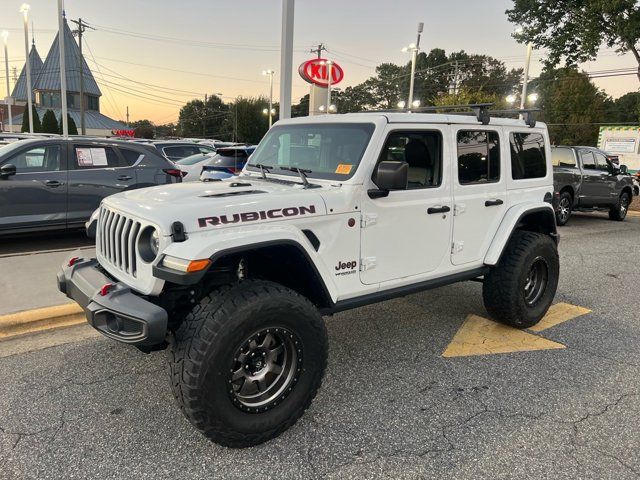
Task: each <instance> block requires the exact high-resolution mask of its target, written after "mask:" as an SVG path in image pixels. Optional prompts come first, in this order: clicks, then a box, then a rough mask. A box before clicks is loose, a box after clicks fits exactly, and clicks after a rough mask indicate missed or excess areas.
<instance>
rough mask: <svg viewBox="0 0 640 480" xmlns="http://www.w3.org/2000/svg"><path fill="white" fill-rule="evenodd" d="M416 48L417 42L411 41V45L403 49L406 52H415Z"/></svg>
mask: <svg viewBox="0 0 640 480" xmlns="http://www.w3.org/2000/svg"><path fill="white" fill-rule="evenodd" d="M415 50H416V44H415V43H410V44H409V46H407V47H403V48H402V51H403V52H405V53H406V52H413V51H415Z"/></svg>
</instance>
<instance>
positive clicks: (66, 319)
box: [0, 303, 87, 341]
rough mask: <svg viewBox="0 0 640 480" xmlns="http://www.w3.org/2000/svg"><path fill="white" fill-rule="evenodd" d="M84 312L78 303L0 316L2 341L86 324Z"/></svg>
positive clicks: (0, 339) (0, 338)
mask: <svg viewBox="0 0 640 480" xmlns="http://www.w3.org/2000/svg"><path fill="white" fill-rule="evenodd" d="M86 321H87V320H86V318H85V315H84V310H83V309H82V308H81V307H80V306H79V305H78V304H77V303H67V304H64V305H56V306H53V307H46V308H37V309H35V310H27V311H24V312H18V313H11V314H9V315H2V316H0V341H2V340H7V339H9V338H13V337H16V336H19V335H25V334H27V333H35V332H39V331H42V330H52V329H56V328H63V327H71V326H73V325H79V324H82V323H85V322H86Z"/></svg>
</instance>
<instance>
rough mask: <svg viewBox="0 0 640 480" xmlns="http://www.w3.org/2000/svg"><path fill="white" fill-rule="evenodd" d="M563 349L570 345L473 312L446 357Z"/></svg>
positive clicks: (448, 349) (444, 354) (449, 347)
mask: <svg viewBox="0 0 640 480" xmlns="http://www.w3.org/2000/svg"><path fill="white" fill-rule="evenodd" d="M560 348H566V347H565V346H564V345H562V344H561V343H557V342H554V341H552V340H547V339H546V338H542V337H538V336H537V335H533V334H531V333H528V332H524V331H522V330H518V329H517V328H513V327H509V326H507V325H502V324H500V323H496V322H493V321H491V320H488V319H486V318H483V317H480V316H478V315H469V316H468V317H467V318H466V320H465V321H464V323H463V324H462V326H461V327H460V329H459V330H458V332H457V333H456V334H455V336H454V337H453V340H452V341H451V343H450V344H449V346H448V347H447V348H446V350H445V351H444V352H443V353H442V356H443V357H446V358H450V357H466V356H472V355H492V354H497V353H512V352H527V351H535V350H549V349H560Z"/></svg>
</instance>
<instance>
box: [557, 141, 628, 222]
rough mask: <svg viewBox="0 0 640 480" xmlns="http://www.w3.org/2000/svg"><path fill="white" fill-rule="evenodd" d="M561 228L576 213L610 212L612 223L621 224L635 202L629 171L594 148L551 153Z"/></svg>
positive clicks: (562, 147)
mask: <svg viewBox="0 0 640 480" xmlns="http://www.w3.org/2000/svg"><path fill="white" fill-rule="evenodd" d="M551 152H552V156H553V165H554V166H553V179H554V184H555V207H556V220H557V222H558V225H565V224H566V223H567V222H568V221H569V218H570V217H571V213H572V212H573V211H576V210H582V211H593V210H601V209H604V210H608V211H609V218H610V219H611V220H617V221H622V220H624V219H625V217H626V216H627V211H628V209H629V205H630V204H631V200H632V199H633V194H634V191H633V182H632V179H631V177H630V176H629V175H627V174H625V173H624V172H625V171H626V167H625V166H624V165H622V166H618V165H615V164H614V163H612V162H611V160H610V159H609V158H608V157H607V154H606V153H605V152H603V151H601V150H598V149H597V148H593V147H565V146H559V147H554V148H552V149H551Z"/></svg>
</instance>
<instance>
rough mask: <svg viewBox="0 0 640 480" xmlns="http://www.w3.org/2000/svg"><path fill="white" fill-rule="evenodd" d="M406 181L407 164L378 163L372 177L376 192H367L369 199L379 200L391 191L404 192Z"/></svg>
mask: <svg viewBox="0 0 640 480" xmlns="http://www.w3.org/2000/svg"><path fill="white" fill-rule="evenodd" d="M408 181H409V164H408V163H407V162H395V161H384V162H380V163H379V164H378V166H377V167H376V171H375V173H374V175H373V182H374V183H375V184H376V186H377V187H378V190H369V192H368V193H369V197H371V198H381V197H386V196H387V195H389V192H390V191H391V190H406V189H407V183H408Z"/></svg>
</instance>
